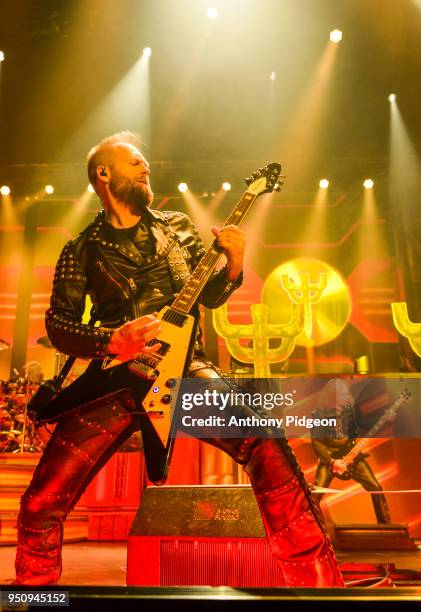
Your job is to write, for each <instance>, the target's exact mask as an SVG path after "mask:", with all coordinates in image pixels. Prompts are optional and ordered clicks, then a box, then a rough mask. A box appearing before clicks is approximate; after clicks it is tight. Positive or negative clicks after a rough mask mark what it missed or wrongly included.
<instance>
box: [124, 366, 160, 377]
mask: <svg viewBox="0 0 421 612" xmlns="http://www.w3.org/2000/svg"><path fill="white" fill-rule="evenodd" d="M128 370H129V371H130V372H131V373H132V374H136V376H140V377H141V378H146V379H147V380H155V378H156V376H157V375H156V370H155V368H153V367H151V366H150V365H147V364H146V363H142V362H141V361H131V362H130V363H129V365H128Z"/></svg>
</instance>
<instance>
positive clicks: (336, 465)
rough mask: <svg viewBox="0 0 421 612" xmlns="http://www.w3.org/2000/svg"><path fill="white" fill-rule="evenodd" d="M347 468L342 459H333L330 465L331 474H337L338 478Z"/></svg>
mask: <svg viewBox="0 0 421 612" xmlns="http://www.w3.org/2000/svg"><path fill="white" fill-rule="evenodd" d="M347 468H348V466H347V464H346V462H345V461H344V460H343V459H335V460H334V461H332V463H331V464H330V469H331V470H332V472H333V474H338V476H342V474H344V473H345V472H346V470H347Z"/></svg>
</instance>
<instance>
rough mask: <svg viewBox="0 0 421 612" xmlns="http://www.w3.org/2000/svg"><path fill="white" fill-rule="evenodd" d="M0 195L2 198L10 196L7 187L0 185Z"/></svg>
mask: <svg viewBox="0 0 421 612" xmlns="http://www.w3.org/2000/svg"><path fill="white" fill-rule="evenodd" d="M0 193H1V195H3V196H8V195H10V187H9V186H8V185H2V186H1V187H0Z"/></svg>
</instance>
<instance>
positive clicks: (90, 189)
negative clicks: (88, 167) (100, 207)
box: [88, 183, 95, 193]
mask: <svg viewBox="0 0 421 612" xmlns="http://www.w3.org/2000/svg"><path fill="white" fill-rule="evenodd" d="M88 191H89V193H95V189H94V188H93V187H92V185H91V183H89V185H88Z"/></svg>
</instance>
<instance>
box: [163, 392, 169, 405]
mask: <svg viewBox="0 0 421 612" xmlns="http://www.w3.org/2000/svg"><path fill="white" fill-rule="evenodd" d="M170 403H171V395H170V394H169V393H166V394H165V395H163V396H162V397H161V404H165V405H168V404H170Z"/></svg>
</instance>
